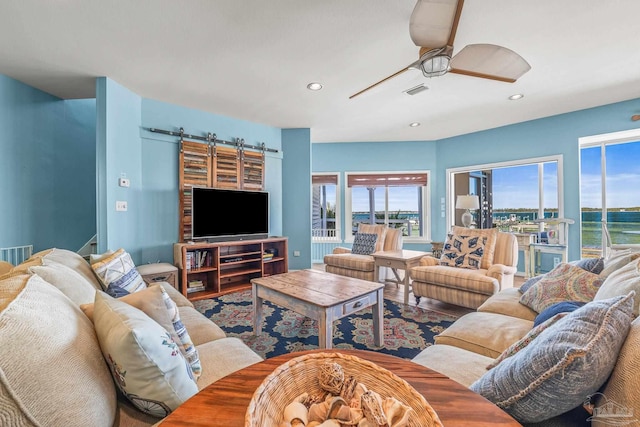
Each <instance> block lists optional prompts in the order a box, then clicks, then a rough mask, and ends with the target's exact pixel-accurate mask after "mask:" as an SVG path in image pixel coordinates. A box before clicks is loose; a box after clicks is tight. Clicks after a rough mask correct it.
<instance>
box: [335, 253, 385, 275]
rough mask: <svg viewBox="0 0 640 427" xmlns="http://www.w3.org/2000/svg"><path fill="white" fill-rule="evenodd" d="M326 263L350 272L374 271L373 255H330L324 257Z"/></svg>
mask: <svg viewBox="0 0 640 427" xmlns="http://www.w3.org/2000/svg"><path fill="white" fill-rule="evenodd" d="M324 263H325V264H327V265H332V266H334V267H339V268H348V269H349V270H358V271H373V268H374V265H375V264H374V262H373V257H372V256H371V255H358V254H351V253H348V254H328V255H325V256H324Z"/></svg>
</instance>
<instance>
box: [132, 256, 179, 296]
mask: <svg viewBox="0 0 640 427" xmlns="http://www.w3.org/2000/svg"><path fill="white" fill-rule="evenodd" d="M136 269H137V270H138V273H140V276H142V280H144V282H145V283H146V284H147V285H152V284H153V283H154V282H169V283H170V284H171V286H173V287H174V288H176V289H178V290H180V289H179V288H178V267H176V266H174V265H171V264H169V263H167V262H156V263H152V264H142V265H139V266H137V267H136Z"/></svg>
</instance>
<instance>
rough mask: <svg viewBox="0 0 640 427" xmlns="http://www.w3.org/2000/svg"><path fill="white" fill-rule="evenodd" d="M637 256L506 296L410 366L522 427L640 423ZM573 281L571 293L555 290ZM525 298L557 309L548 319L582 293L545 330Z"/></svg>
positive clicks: (564, 273)
mask: <svg viewBox="0 0 640 427" xmlns="http://www.w3.org/2000/svg"><path fill="white" fill-rule="evenodd" d="M639 257H640V253H636V252H633V251H620V252H618V253H617V254H614V255H612V256H611V257H610V258H608V259H607V260H602V259H601V260H599V262H600V263H601V271H600V272H597V271H595V270H593V271H590V270H588V269H587V271H585V272H584V273H582V271H577V272H576V268H578V267H576V266H578V265H580V266H581V267H584V266H585V265H587V264H590V265H592V266H593V265H594V262H588V263H586V262H584V261H586V260H581V261H578V262H574V263H571V264H572V265H571V266H567V265H564V264H561V265H560V266H558V267H557V269H558V272H555V273H554V271H556V269H554V270H552V272H550V273H547V275H544V276H538V277H536V278H533V279H530V280H529V281H527V282H525V284H524V285H523V289H518V288H508V289H504V290H502V291H500V292H498V293H497V294H495V295H493V296H491V297H490V298H489V299H488V300H487V301H486V302H485V303H483V304H482V305H481V306H480V307H479V308H478V309H477V311H475V312H472V313H469V314H466V315H464V316H462V317H461V318H460V319H458V320H457V321H456V322H454V324H453V325H452V326H451V327H449V328H448V329H446V330H445V331H444V332H443V333H441V334H440V335H439V336H437V337H436V338H435V344H434V345H432V346H429V347H427V348H426V349H424V350H423V351H422V352H421V353H420V354H418V355H417V356H416V357H415V358H414V359H413V361H414V362H416V363H419V364H421V365H424V366H427V367H429V368H431V369H434V370H436V371H439V372H442V373H444V374H445V375H447V376H449V377H450V378H452V379H454V380H456V381H458V382H459V383H461V384H463V385H465V386H468V387H470V388H471V389H472V390H474V391H476V392H478V393H480V394H482V395H483V396H485V397H486V398H488V399H489V400H491V401H492V402H494V403H496V404H497V405H498V406H500V407H501V408H503V409H504V410H505V411H507V412H508V413H510V414H511V415H512V416H514V417H515V418H516V419H518V421H520V422H521V423H523V424H524V425H530V426H588V425H593V426H612V425H628V426H632V425H633V426H637V425H640V393H638V390H640V319H638V318H637V316H638V311H639V310H638V307H639V305H640V258H639ZM594 261H595V260H594ZM569 271H571V274H574V273H575V274H576V275H577V276H575V277H574V278H573V279H571V278H570V276H571V274H569ZM571 280H573V285H574V286H573V287H571V286H568V287H567V288H566V289H564V291H563V292H560V293H558V292H556V293H555V294H554V292H553V290H551V289H552V288H551V286H556V287H558V286H559V287H560V289H562V286H565V285H563V283H567V282H569V281H571ZM525 285H526V286H525ZM557 289H558V288H556V290H557ZM567 289H568V290H567ZM536 292H537V295H536ZM589 292H591V293H589ZM634 292H635V295H634ZM531 293H533V294H534V296H537V298H538V300H537V301H538V302H541V303H544V304H547V303H551V302H555V303H557V304H552V305H550V306H549V308H547V309H545V310H547V311H554V306H556V307H563V306H562V304H563V301H559V300H567V301H568V300H579V299H580V298H581V296H580V295H579V294H581V293H584V294H583V295H582V298H583V299H582V302H580V303H567V302H564V305H565V306H567V305H572V304H573V305H574V307H571V308H566V309H559V310H558V313H557V314H554V315H553V316H552V317H551V318H550V319H549V320H548V321H547V322H546V323H545V322H544V321H543V320H544V319H540V317H541V313H540V312H538V311H536V310H535V309H532V308H531V307H530V306H528V305H526V304H525V303H523V301H524V302H526V303H527V304H530V301H529V299H527V298H528V297H529V296H530V294H531ZM525 294H526V295H527V297H523V295H525ZM584 295H587V296H586V297H585V296H584ZM589 295H590V296H589ZM590 297H592V299H591V300H589V298H590ZM554 298H555V299H554ZM534 307H536V308H537V306H535V305H534ZM563 310H567V311H566V312H564V311H563ZM570 310H574V311H570ZM542 312H544V310H542ZM539 316H540V317H539ZM536 319H539V320H540V322H539V323H540V325H536V326H535V327H534V322H535V321H536ZM634 319H635V320H634Z"/></svg>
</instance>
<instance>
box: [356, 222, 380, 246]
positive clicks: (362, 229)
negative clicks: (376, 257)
mask: <svg viewBox="0 0 640 427" xmlns="http://www.w3.org/2000/svg"><path fill="white" fill-rule="evenodd" d="M357 232H358V233H368V234H371V233H373V234H377V235H378V240H377V241H376V250H375V251H374V252H378V251H382V250H384V238H385V236H386V235H387V227H386V226H385V225H384V224H379V225H373V224H362V223H361V224H359V225H358V231H357Z"/></svg>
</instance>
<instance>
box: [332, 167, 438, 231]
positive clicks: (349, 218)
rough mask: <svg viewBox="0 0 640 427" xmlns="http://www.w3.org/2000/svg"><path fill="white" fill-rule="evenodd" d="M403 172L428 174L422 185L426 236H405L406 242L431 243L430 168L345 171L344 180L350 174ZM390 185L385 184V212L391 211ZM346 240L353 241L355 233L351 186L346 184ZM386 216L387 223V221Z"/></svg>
mask: <svg viewBox="0 0 640 427" xmlns="http://www.w3.org/2000/svg"><path fill="white" fill-rule="evenodd" d="M402 174H407V175H409V174H426V175H427V184H426V185H424V186H422V212H423V218H421V221H422V222H423V224H424V236H421V237H411V236H403V238H402V239H403V242H404V243H430V242H431V171H430V170H411V171H367V172H363V171H359V172H345V173H344V175H345V180H344V182H345V183H347V182H349V176H352V175H402ZM388 188H389V187H388V186H385V200H384V204H385V212H386V213H387V214H388V213H389V212H388V211H389V200H388ZM344 201H345V203H344V205H345V206H344V241H345V243H353V235H352V234H351V232H350V231H351V230H352V228H353V203H352V195H351V187H349V186H348V185H345V188H344ZM387 219H388V218H387V217H386V216H385V223H386V221H387Z"/></svg>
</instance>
